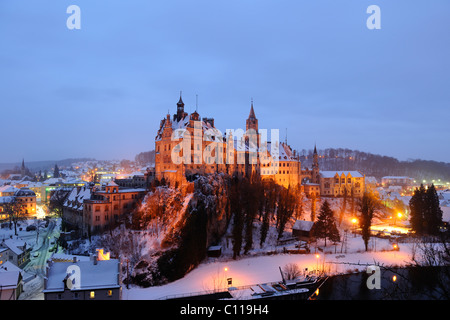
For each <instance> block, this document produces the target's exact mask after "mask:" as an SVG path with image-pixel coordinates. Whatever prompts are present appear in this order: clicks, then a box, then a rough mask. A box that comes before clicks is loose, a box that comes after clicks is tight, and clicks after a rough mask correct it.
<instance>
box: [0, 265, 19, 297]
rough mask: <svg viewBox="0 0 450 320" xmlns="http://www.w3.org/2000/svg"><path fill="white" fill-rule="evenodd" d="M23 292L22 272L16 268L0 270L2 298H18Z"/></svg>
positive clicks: (0, 295)
mask: <svg viewBox="0 0 450 320" xmlns="http://www.w3.org/2000/svg"><path fill="white" fill-rule="evenodd" d="M22 292H23V280H22V274H21V273H20V272H19V271H16V270H14V271H2V270H0V300H17V299H18V298H19V296H20V294H21V293H22Z"/></svg>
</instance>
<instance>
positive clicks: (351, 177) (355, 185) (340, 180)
mask: <svg viewBox="0 0 450 320" xmlns="http://www.w3.org/2000/svg"><path fill="white" fill-rule="evenodd" d="M319 180H320V193H321V196H331V197H333V196H334V197H342V196H345V195H346V196H348V197H351V196H355V197H362V195H363V194H364V190H365V189H364V185H365V184H364V175H362V174H361V173H360V172H359V171H320V179H319Z"/></svg>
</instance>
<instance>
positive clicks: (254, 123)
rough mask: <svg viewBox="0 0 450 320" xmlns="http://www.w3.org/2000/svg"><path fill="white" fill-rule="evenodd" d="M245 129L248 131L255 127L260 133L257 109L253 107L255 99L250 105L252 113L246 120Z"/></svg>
mask: <svg viewBox="0 0 450 320" xmlns="http://www.w3.org/2000/svg"><path fill="white" fill-rule="evenodd" d="M245 129H246V130H247V131H248V130H250V129H253V130H255V131H256V133H258V119H256V116H255V110H254V109H253V99H252V104H251V107H250V113H249V115H248V118H247V121H246V125H245Z"/></svg>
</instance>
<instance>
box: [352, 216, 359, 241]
mask: <svg viewBox="0 0 450 320" xmlns="http://www.w3.org/2000/svg"><path fill="white" fill-rule="evenodd" d="M357 223H358V219H356V218H353V219H352V224H353V237H356V224H357Z"/></svg>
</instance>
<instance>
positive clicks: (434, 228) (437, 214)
mask: <svg viewBox="0 0 450 320" xmlns="http://www.w3.org/2000/svg"><path fill="white" fill-rule="evenodd" d="M424 207H425V210H424V213H423V216H424V222H425V230H426V232H427V233H428V234H430V235H437V234H438V233H439V227H440V226H441V225H442V209H441V207H440V205H439V196H438V194H437V192H436V188H435V187H434V184H432V185H431V186H429V187H428V189H427V191H426V194H425V206H424Z"/></svg>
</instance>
